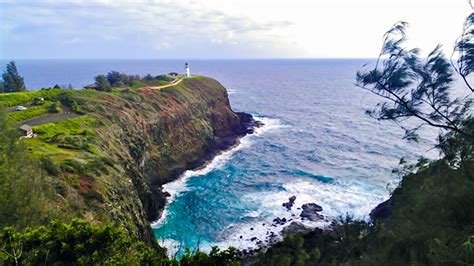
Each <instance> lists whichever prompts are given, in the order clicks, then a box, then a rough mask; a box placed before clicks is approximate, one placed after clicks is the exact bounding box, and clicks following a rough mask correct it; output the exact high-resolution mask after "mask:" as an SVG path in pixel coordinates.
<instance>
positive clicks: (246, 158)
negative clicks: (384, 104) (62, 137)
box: [1, 59, 437, 250]
mask: <svg viewBox="0 0 474 266" xmlns="http://www.w3.org/2000/svg"><path fill="white" fill-rule="evenodd" d="M370 61H371V60H342V59H341V60H212V61H206V60H195V61H189V63H190V67H191V72H192V74H202V75H207V76H211V77H214V78H216V79H217V80H219V81H220V82H221V83H222V84H223V85H224V86H225V87H226V88H227V90H228V93H229V97H230V101H231V105H232V108H233V110H235V111H240V112H247V113H251V114H252V115H254V116H255V117H257V119H259V120H261V121H263V122H264V124H265V125H264V126H263V127H262V128H260V129H258V130H257V132H256V133H255V134H254V135H249V136H246V137H244V138H243V139H242V140H241V144H240V145H239V146H237V147H236V148H234V149H233V150H230V151H227V152H225V153H223V154H222V155H219V156H218V157H216V158H215V159H214V161H212V162H211V163H210V164H209V165H208V166H206V167H205V168H203V169H199V170H195V171H188V172H186V173H185V174H184V175H183V176H182V177H181V178H180V179H179V180H177V181H175V182H172V183H170V184H167V185H165V186H164V189H165V190H166V191H168V192H169V193H170V194H171V195H172V197H171V199H170V203H169V205H168V206H167V208H166V210H165V212H164V215H163V217H162V219H160V220H159V221H157V222H155V223H154V224H153V227H154V231H155V235H156V237H157V238H158V240H159V242H160V243H161V244H163V245H166V246H168V247H169V249H170V250H176V249H177V247H178V246H182V247H191V248H195V247H196V246H198V245H199V246H200V247H201V248H202V249H205V250H207V249H209V247H210V246H212V245H218V246H221V247H227V246H229V245H232V246H235V247H237V248H241V249H244V248H248V247H252V246H255V241H251V240H250V239H251V238H252V237H257V238H259V239H260V240H263V239H265V236H266V235H267V234H268V232H269V231H273V232H275V233H278V232H279V231H280V230H281V229H282V228H283V227H284V226H277V227H273V226H271V223H272V220H273V219H274V218H276V217H280V218H284V217H285V218H286V219H294V220H299V218H298V216H299V213H300V210H298V209H297V207H300V206H301V205H302V204H304V203H310V202H314V203H317V204H319V205H321V206H322V207H323V211H322V214H323V215H324V216H325V217H326V219H325V220H322V221H321V222H317V223H314V222H305V223H306V224H307V225H309V226H325V225H327V224H328V223H329V221H330V220H331V219H334V218H337V217H339V216H345V215H346V214H349V215H352V216H354V217H356V218H360V219H367V218H368V214H369V212H370V210H371V209H372V208H373V207H375V206H376V205H377V204H378V203H380V202H382V201H384V200H385V199H387V198H388V197H389V191H390V189H393V187H394V186H396V184H397V181H398V180H399V177H398V176H396V175H394V174H392V172H391V171H392V169H393V168H394V167H396V166H397V165H398V162H399V160H400V158H401V157H406V158H408V159H410V160H414V159H416V158H417V157H418V156H426V157H429V158H434V157H436V156H437V151H436V150H433V149H432V147H433V143H434V142H433V141H434V139H435V137H436V134H437V132H436V131H432V132H430V131H425V132H423V135H422V136H423V137H424V138H423V139H422V141H420V142H419V143H407V142H406V141H404V140H402V136H403V130H401V129H400V128H399V127H398V126H397V125H395V124H393V123H390V122H379V121H376V120H374V119H372V118H370V117H368V116H367V115H365V110H366V109H367V108H370V107H372V106H374V105H375V104H376V103H377V101H378V100H379V99H378V98H376V97H375V96H373V95H371V94H370V93H368V92H365V91H363V90H361V89H359V88H357V87H356V86H354V82H355V75H356V72H357V70H359V69H360V68H361V67H362V65H363V64H364V63H367V62H370ZM1 63H2V65H5V62H3V61H2V62H1ZM17 66H18V69H19V71H20V73H21V74H22V75H23V76H24V77H25V81H26V84H27V86H28V87H29V88H40V87H47V86H52V85H54V84H56V83H57V84H60V85H63V84H64V85H66V84H72V85H73V86H74V87H76V88H77V87H82V86H83V85H86V84H90V83H92V82H93V77H94V76H95V75H97V74H99V73H103V74H105V73H107V72H108V71H111V70H117V71H121V72H127V73H133V74H141V75H144V74H147V73H151V74H154V75H157V74H162V73H168V72H171V71H176V72H183V71H184V69H183V68H184V61H182V60H162V61H158V60H157V61H154V60H121V61H119V60H96V61H92V60H80V61H79V60H78V61H74V60H61V61H46V60H40V61H22V60H19V61H17ZM293 195H294V196H296V206H295V207H294V208H293V209H292V211H291V212H290V211H287V210H286V209H285V208H284V207H282V203H283V202H286V201H287V200H288V198H289V197H290V196H293Z"/></svg>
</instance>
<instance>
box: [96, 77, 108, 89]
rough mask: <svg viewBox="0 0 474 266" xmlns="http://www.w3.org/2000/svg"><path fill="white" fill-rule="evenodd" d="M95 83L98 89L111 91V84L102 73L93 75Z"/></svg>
mask: <svg viewBox="0 0 474 266" xmlns="http://www.w3.org/2000/svg"><path fill="white" fill-rule="evenodd" d="M95 84H96V85H97V90H98V91H112V86H111V85H110V83H109V81H108V80H107V79H106V77H105V76H104V75H98V76H97V77H95Z"/></svg>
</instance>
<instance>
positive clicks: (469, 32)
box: [451, 13, 474, 92]
mask: <svg viewBox="0 0 474 266" xmlns="http://www.w3.org/2000/svg"><path fill="white" fill-rule="evenodd" d="M455 55H457V56H458V60H456V61H454V60H453V58H454V56H455ZM451 63H452V65H453V67H454V70H455V71H456V72H457V73H458V74H459V75H460V76H461V78H462V80H463V81H464V83H465V84H466V86H467V87H468V88H469V89H470V90H471V92H474V88H473V86H472V85H471V84H469V82H468V80H467V76H469V75H470V74H471V73H472V72H474V13H472V14H471V15H469V17H468V18H467V19H466V21H465V22H464V26H463V32H462V34H461V36H459V38H458V40H457V41H456V45H455V47H454V51H453V53H452V55H451Z"/></svg>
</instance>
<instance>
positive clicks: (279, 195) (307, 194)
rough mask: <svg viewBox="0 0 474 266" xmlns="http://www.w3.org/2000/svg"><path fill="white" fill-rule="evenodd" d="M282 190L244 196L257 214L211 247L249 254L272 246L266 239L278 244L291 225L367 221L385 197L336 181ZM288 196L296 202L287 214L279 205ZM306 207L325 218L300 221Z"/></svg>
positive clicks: (296, 184) (307, 182) (308, 182)
mask: <svg viewBox="0 0 474 266" xmlns="http://www.w3.org/2000/svg"><path fill="white" fill-rule="evenodd" d="M282 186H283V188H284V189H283V190H279V191H275V190H273V191H266V192H258V193H251V194H248V195H246V196H245V197H244V198H243V200H244V201H247V203H249V205H252V206H258V207H257V209H258V210H259V211H251V212H249V213H248V214H247V216H248V217H250V218H252V219H250V221H249V222H244V223H241V224H238V225H236V226H232V228H229V229H228V230H226V231H225V232H223V235H224V237H223V239H221V241H219V242H217V243H214V244H213V245H217V246H218V247H221V248H226V247H229V246H233V247H236V248H238V249H240V250H243V249H247V250H250V249H255V248H258V247H259V246H261V245H269V244H271V242H270V241H271V240H270V238H269V236H270V235H271V234H274V236H275V237H274V238H273V239H272V240H273V241H280V240H281V239H282V235H281V231H282V230H283V229H284V228H285V227H286V226H288V225H289V224H291V222H292V221H298V222H301V223H303V224H304V225H305V226H307V227H310V228H316V227H318V228H324V227H327V226H329V225H330V224H331V222H332V221H333V220H334V219H337V218H339V217H344V216H346V215H350V216H352V217H354V218H357V219H367V218H368V217H367V214H368V213H369V212H370V210H372V209H373V208H374V207H375V206H376V205H377V204H378V203H380V202H381V201H383V200H385V199H386V197H387V193H386V192H385V191H384V189H383V188H380V187H374V186H370V185H367V184H362V183H341V182H338V181H334V183H322V182H318V181H317V180H314V179H313V178H305V179H297V180H294V181H292V182H289V183H286V184H282ZM291 196H296V200H295V205H294V206H293V208H292V209H291V211H288V210H287V209H286V208H285V207H283V206H282V203H284V202H287V201H288V198H289V197H291ZM305 203H317V204H319V205H321V206H322V207H323V211H322V212H321V214H323V215H324V216H325V219H323V220H320V221H317V222H312V221H308V220H301V218H300V214H301V206H302V205H303V204H305ZM277 217H278V218H280V219H282V218H285V219H286V220H287V221H289V222H287V223H286V224H284V225H273V219H275V218H277ZM255 238H257V240H255ZM258 240H260V241H262V242H261V245H259V244H257V241H258ZM273 243H275V242H273ZM203 248H206V247H203Z"/></svg>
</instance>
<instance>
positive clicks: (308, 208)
mask: <svg viewBox="0 0 474 266" xmlns="http://www.w3.org/2000/svg"><path fill="white" fill-rule="evenodd" d="M301 208H302V209H303V211H302V212H301V214H300V217H301V218H302V219H307V220H310V221H319V220H322V219H324V216H323V215H321V214H319V213H318V212H320V211H322V210H323V207H321V206H319V205H318V204H316V203H306V204H303V206H301Z"/></svg>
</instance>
